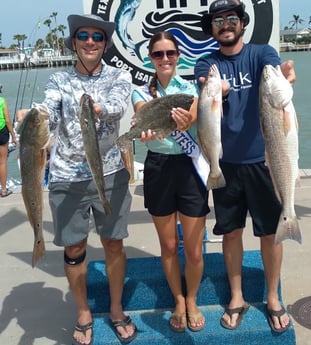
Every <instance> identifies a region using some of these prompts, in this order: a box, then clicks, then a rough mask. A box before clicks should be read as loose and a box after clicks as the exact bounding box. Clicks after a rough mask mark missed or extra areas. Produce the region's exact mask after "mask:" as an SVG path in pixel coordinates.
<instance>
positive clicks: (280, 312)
mask: <svg viewBox="0 0 311 345" xmlns="http://www.w3.org/2000/svg"><path fill="white" fill-rule="evenodd" d="M267 312H268V320H269V324H270V327H271V329H272V330H273V331H274V332H277V333H283V332H285V331H286V330H288V328H289V326H290V321H289V322H288V324H287V325H286V326H285V327H281V328H275V326H274V322H273V316H275V317H277V318H278V319H279V323H280V324H281V317H282V316H283V315H285V314H286V310H285V309H284V307H283V306H282V308H281V309H280V310H273V309H269V308H268V307H267Z"/></svg>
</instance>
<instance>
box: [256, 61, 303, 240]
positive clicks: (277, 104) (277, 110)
mask: <svg viewBox="0 0 311 345" xmlns="http://www.w3.org/2000/svg"><path fill="white" fill-rule="evenodd" d="M292 96H293V89H292V86H291V85H290V83H289V82H288V81H287V80H286V78H285V77H284V76H283V74H282V72H281V69H280V66H278V67H277V68H274V67H273V66H271V65H266V66H265V67H264V69H263V72H262V76H261V81H260V91H259V103H260V123H261V129H262V134H263V137H264V141H265V150H266V164H267V166H268V168H269V172H270V175H271V178H272V182H273V186H274V190H275V193H276V195H277V197H278V199H279V201H280V203H281V206H282V211H281V215H280V219H279V222H278V226H277V230H276V235H275V243H281V242H282V241H284V240H285V239H292V240H295V241H297V242H299V243H301V232H300V229H299V224H298V221H297V217H296V213H295V208H294V201H295V200H294V198H295V186H296V181H297V180H298V179H299V168H298V158H299V154H298V122H297V117H296V112H295V108H294V105H293V102H292Z"/></svg>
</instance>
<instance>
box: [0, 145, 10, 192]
mask: <svg viewBox="0 0 311 345" xmlns="http://www.w3.org/2000/svg"><path fill="white" fill-rule="evenodd" d="M7 159H8V144H4V145H0V184H1V192H2V193H5V192H6V182H7Z"/></svg>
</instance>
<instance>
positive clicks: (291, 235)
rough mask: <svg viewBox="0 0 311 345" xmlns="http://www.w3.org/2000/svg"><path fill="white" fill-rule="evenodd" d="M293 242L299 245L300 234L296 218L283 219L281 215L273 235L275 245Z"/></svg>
mask: <svg viewBox="0 0 311 345" xmlns="http://www.w3.org/2000/svg"><path fill="white" fill-rule="evenodd" d="M287 239H288V240H294V241H297V242H298V243H300V244H301V232H300V229H299V224H298V220H297V218H296V217H293V218H289V217H285V216H284V214H283V212H282V213H281V216H280V220H279V224H278V227H277V230H276V234H275V240H274V243H275V244H279V243H281V242H282V241H284V240H287Z"/></svg>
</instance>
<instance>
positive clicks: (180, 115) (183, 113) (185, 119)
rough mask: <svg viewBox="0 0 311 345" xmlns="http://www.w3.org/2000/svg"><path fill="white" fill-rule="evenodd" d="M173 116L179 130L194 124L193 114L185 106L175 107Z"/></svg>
mask: <svg viewBox="0 0 311 345" xmlns="http://www.w3.org/2000/svg"><path fill="white" fill-rule="evenodd" d="M171 114H172V118H173V120H174V121H175V122H176V124H177V129H178V130H179V131H186V130H187V129H189V128H190V126H191V124H192V115H191V114H190V113H189V111H188V110H185V109H183V108H173V109H172V111H171Z"/></svg>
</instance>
